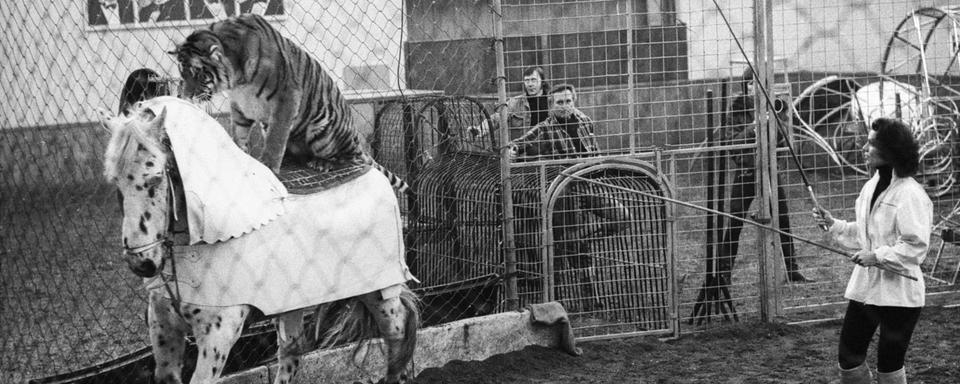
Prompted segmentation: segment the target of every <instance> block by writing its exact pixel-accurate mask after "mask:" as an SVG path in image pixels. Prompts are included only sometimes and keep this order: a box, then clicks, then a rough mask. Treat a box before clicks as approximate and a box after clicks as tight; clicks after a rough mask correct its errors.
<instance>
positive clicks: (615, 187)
mask: <svg viewBox="0 0 960 384" xmlns="http://www.w3.org/2000/svg"><path fill="white" fill-rule="evenodd" d="M560 174H561V175H563V176H567V177H569V178H572V179H575V180H580V181H585V182H588V183H593V184H597V185H600V186H604V187H607V188H613V189H617V190H621V191H625V192H630V193H636V194H639V195H641V196H646V197H651V198H654V199H658V200H663V201H666V202H668V203H673V204H677V205H682V206H684V207H688V208H693V209H698V210H701V211H704V212H707V213H712V214H715V215H720V216H723V217H726V218H729V219H733V220H738V221H741V222H743V223H746V224H750V225H753V226H755V227H758V228H761V229H766V230H769V231H773V232H776V233H779V234H781V235H784V236H789V237H791V238H793V239H795V240H798V241H801V242H804V243H807V244H810V245H813V246H815V247H818V248H821V249H825V250H827V251H830V252H833V253H836V254H838V255H842V256H846V257H847V258H848V259H851V260H852V259H853V257H854V254H852V253H850V252H847V251H844V250H841V249H839V248H834V247H831V246H829V245H826V244H822V243H818V242H816V241H813V240H809V239H806V238H803V237H800V236H797V235H794V234H792V233H790V232H786V231H782V230H780V229H777V228H774V227H771V226H768V225H764V224H760V223H758V222H756V221H753V220H750V219H747V218H743V217H739V216H736V215H732V214H729V213H726V212H721V211H718V210H715V209H710V208H706V207H702V206H699V205H696V204H693V203H688V202H685V201H681V200H676V199H672V198H669V197H666V196H660V195H657V194H653V193H648V192H643V191H640V190H636V189H630V188H625V187H621V186H618V185H613V184H608V183H604V182H602V181H597V180H593V179H587V178H583V177H580V176H576V175H572V174H569V173H566V172H560ZM875 267H877V268H880V269H882V270H884V271H887V272H890V273H893V274H895V275H899V276H902V277H905V278H908V279H910V280H913V281H918V280H917V278H916V277H913V276H910V275H908V274H906V273H903V272H900V271H897V270H894V269H891V268H889V267H887V266H884V265H880V264H877V265H875Z"/></svg>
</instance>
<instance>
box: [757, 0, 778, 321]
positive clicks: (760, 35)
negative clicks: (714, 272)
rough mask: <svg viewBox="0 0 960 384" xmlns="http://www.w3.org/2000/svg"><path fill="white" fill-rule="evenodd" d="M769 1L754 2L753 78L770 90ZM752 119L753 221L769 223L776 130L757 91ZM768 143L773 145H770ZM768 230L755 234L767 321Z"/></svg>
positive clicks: (770, 294) (771, 291) (772, 307)
mask: <svg viewBox="0 0 960 384" xmlns="http://www.w3.org/2000/svg"><path fill="white" fill-rule="evenodd" d="M767 5H768V0H754V2H753V36H754V41H753V63H754V67H755V69H756V75H755V76H753V77H754V83H753V86H754V88H762V89H769V88H770V87H769V85H770V84H769V79H770V76H769V75H770V68H769V64H770V62H771V61H772V60H770V55H769V52H768V48H769V45H768V41H767V39H768V36H767V34H768V32H769V31H768V25H767V23H768V21H769V19H768V18H767ZM753 98H754V101H753V105H754V109H753V110H754V120H755V121H756V132H757V161H756V166H755V171H754V172H755V173H756V175H757V176H759V178H757V179H756V180H755V182H757V183H758V184H759V185H758V187H759V188H757V193H755V194H754V195H755V199H756V201H757V204H758V205H759V208H758V209H757V218H756V220H757V221H758V222H761V223H770V222H771V217H776V212H775V209H776V208H775V205H774V207H771V205H772V204H770V202H771V201H770V197H771V196H774V195H775V194H774V193H773V190H772V186H773V184H772V182H771V179H772V176H773V175H772V174H771V171H773V170H774V167H773V166H772V165H771V162H775V161H776V150H775V148H776V138H777V135H776V133H775V132H771V130H770V128H771V127H772V126H771V125H770V114H769V113H767V111H768V107H770V106H768V105H767V104H766V103H764V102H763V99H761V97H760V92H759V90H755V91H754V97H753ZM771 143H773V145H772V146H771ZM767 236H768V233H767V232H760V233H758V234H757V250H758V251H759V254H758V255H757V262H758V267H759V268H758V269H759V271H758V272H759V281H758V282H757V284H758V288H759V291H760V319H761V321H769V320H770V319H771V318H772V316H776V314H777V312H778V311H777V309H776V308H777V307H778V305H777V297H776V296H777V293H778V290H777V286H776V268H774V266H775V265H777V264H776V263H775V262H772V259H773V255H774V254H776V252H772V251H771V249H770V248H769V247H768V243H769V238H768V237H767Z"/></svg>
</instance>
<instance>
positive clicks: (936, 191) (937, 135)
mask: <svg viewBox="0 0 960 384" xmlns="http://www.w3.org/2000/svg"><path fill="white" fill-rule="evenodd" d="M881 73H882V74H883V75H884V76H885V77H893V76H897V77H898V78H902V77H906V78H907V79H909V81H910V82H911V83H913V84H919V86H920V89H919V91H918V92H917V93H918V94H917V97H918V99H919V101H920V105H921V107H920V108H919V111H917V112H918V113H917V115H916V116H912V119H910V120H909V122H910V123H911V125H912V126H913V128H914V133H915V135H916V137H917V139H918V141H920V143H921V146H922V148H921V162H922V164H923V166H922V169H921V175H920V178H921V179H922V180H923V182H924V185H925V187H926V188H927V192H928V193H929V194H930V195H932V196H942V195H943V194H946V193H948V192H950V191H951V190H952V189H953V185H954V184H955V167H954V164H953V155H954V147H955V142H956V135H957V127H956V126H957V121H956V116H957V115H958V112H960V110H958V108H957V105H956V103H955V101H954V100H956V99H957V98H960V90H958V89H957V88H956V86H955V84H952V83H950V82H944V81H943V80H944V79H951V78H956V77H957V76H960V7H958V6H952V7H940V8H932V7H931V8H920V9H917V10H915V11H913V12H912V13H910V14H909V15H907V16H906V17H904V18H903V20H901V21H900V23H899V24H898V25H897V28H896V31H895V32H894V33H893V35H892V36H891V37H890V40H889V41H888V42H887V47H886V49H885V51H884V55H883V61H882V62H881ZM882 97H883V96H882V95H881V98H882Z"/></svg>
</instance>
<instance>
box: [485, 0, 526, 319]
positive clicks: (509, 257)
mask: <svg viewBox="0 0 960 384" xmlns="http://www.w3.org/2000/svg"><path fill="white" fill-rule="evenodd" d="M490 7H491V9H492V10H493V49H494V56H496V61H497V77H496V81H497V104H498V105H500V106H503V105H506V103H507V76H506V69H505V64H504V58H503V8H502V7H501V4H500V0H491V2H490ZM499 118H500V132H499V134H500V141H499V142H500V143H501V147H500V178H501V182H502V186H501V189H500V194H501V201H502V204H503V208H502V209H503V263H504V267H505V269H506V271H505V272H506V276H507V278H506V279H505V280H504V293H505V295H506V307H507V308H508V309H511V310H517V309H520V308H519V306H520V301H519V299H518V297H517V253H516V245H515V243H516V242H515V241H514V238H513V235H514V231H513V219H514V218H513V185H512V182H511V180H510V160H511V159H510V156H509V152H510V149H509V147H508V146H507V145H505V144H506V143H508V142H510V129H509V127H508V126H507V114H506V113H501V114H500V115H499ZM491 134H492V132H491Z"/></svg>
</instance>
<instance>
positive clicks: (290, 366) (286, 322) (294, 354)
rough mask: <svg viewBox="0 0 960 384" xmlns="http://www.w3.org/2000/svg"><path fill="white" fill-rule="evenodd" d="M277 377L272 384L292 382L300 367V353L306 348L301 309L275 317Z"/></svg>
mask: <svg viewBox="0 0 960 384" xmlns="http://www.w3.org/2000/svg"><path fill="white" fill-rule="evenodd" d="M276 321H277V347H278V348H277V378H276V379H275V380H274V381H273V382H274V384H287V383H290V382H293V377H294V376H296V375H297V371H298V370H299V369H300V354H301V353H303V351H304V350H305V349H306V345H305V343H306V340H307V339H308V338H307V337H305V335H304V332H303V311H302V310H296V311H293V312H287V313H284V314H282V315H280V316H279V317H278V318H277V320H276Z"/></svg>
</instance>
